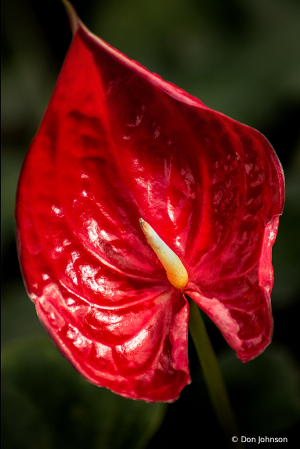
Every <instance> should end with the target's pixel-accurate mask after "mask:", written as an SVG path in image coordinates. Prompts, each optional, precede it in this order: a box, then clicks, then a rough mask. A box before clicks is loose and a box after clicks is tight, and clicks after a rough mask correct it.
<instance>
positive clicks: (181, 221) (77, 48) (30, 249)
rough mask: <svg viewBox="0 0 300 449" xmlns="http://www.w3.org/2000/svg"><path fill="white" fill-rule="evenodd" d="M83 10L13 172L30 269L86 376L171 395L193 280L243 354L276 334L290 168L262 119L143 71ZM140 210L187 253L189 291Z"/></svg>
mask: <svg viewBox="0 0 300 449" xmlns="http://www.w3.org/2000/svg"><path fill="white" fill-rule="evenodd" d="M74 17H75V19H74ZM74 17H73V20H74V23H73V25H74V24H75V25H74V26H75V28H77V30H75V34H74V38H73V41H72V44H71V47H70V50H69V52H68V55H67V57H66V60H65V63H64V66H63V68H62V71H61V74H60V77H59V80H58V82H57V85H56V88H55V91H54V93H53V96H52V98H51V101H50V104H49V106H48V108H47V110H46V113H45V116H44V118H43V121H42V124H41V126H40V128H39V131H38V133H37V135H36V136H35V138H34V140H33V142H32V145H31V147H30V150H29V152H28V155H27V158H26V160H25V163H24V166H23V170H22V173H21V177H20V181H19V189H18V197H17V207H16V218H17V226H18V247H19V255H20V262H21V266H22V271H23V275H24V279H25V283H26V286H27V290H28V294H29V296H30V298H31V299H32V301H33V302H34V303H35V305H36V309H37V313H38V315H39V318H40V320H41V321H42V323H43V324H44V326H45V327H46V329H47V331H48V332H49V333H50V335H51V337H52V338H53V340H54V341H55V343H56V344H57V346H58V347H59V349H60V350H61V352H62V353H63V354H64V355H65V356H66V357H67V358H68V359H69V360H70V362H71V363H72V364H73V365H74V366H75V367H76V368H77V370H78V371H79V372H80V373H81V374H82V375H83V376H84V377H86V378H87V379H88V380H89V381H91V382H93V383H95V384H97V385H99V386H105V387H108V388H110V389H111V390H112V391H114V392H116V393H118V394H121V395H123V396H126V397H130V398H134V399H144V400H146V401H173V400H175V399H176V398H178V396H179V393H180V391H181V390H182V388H183V387H184V386H185V385H186V384H187V383H189V382H190V376H189V368H188V356H187V340H188V310H189V309H188V302H187V299H186V297H185V294H187V295H188V296H190V297H191V298H192V299H193V300H194V301H195V302H196V303H197V304H198V305H199V307H200V308H201V309H202V310H203V311H204V312H205V313H207V315H208V316H209V317H210V318H211V319H212V320H213V321H214V322H215V324H216V325H217V326H218V328H219V329H220V331H221V332H222V333H223V335H224V337H225V339H226V340H227V341H228V343H229V344H230V345H231V346H232V348H233V349H234V350H235V351H236V352H237V355H238V357H239V358H240V359H241V360H243V361H244V362H246V361H248V360H250V359H251V358H253V357H255V356H257V355H258V354H260V353H261V352H262V351H263V350H264V349H265V347H266V346H267V345H268V344H269V342H270V340H271V336H272V327H273V325H272V314H271V306H270V292H271V290H272V287H273V270H272V260H271V256H272V255H271V248H272V245H273V243H274V241H275V238H276V234H277V228H278V217H279V215H280V214H281V212H282V208H283V202H284V178H283V172H282V168H281V166H280V163H279V161H278V159H277V157H276V155H275V152H274V151H273V149H272V147H271V146H270V144H269V143H268V142H267V140H266V139H265V138H264V137H263V136H262V135H261V134H259V133H258V132H257V131H255V130H254V129H252V128H249V127H247V126H245V125H242V124H240V123H238V122H236V121H234V120H231V119H230V118H228V117H226V116H224V115H223V114H221V113H218V112H216V111H212V110H211V109H209V108H207V107H206V106H204V105H203V104H202V103H201V102H200V101H199V100H198V99H196V98H194V97H192V96H191V95H189V94H187V93H185V92H184V91H182V90H181V89H179V88H177V87H176V86H174V85H172V84H170V83H167V82H165V81H163V80H162V79H161V78H159V77H158V76H157V75H155V74H152V73H150V72H148V71H147V70H146V69H145V68H143V67H142V66H140V65H139V64H138V63H136V62H134V61H131V60H129V59H128V58H126V57H125V56H124V55H123V54H121V53H119V52H118V51H117V50H115V49H113V48H112V47H110V46H108V45H107V44H106V43H105V42H104V41H102V40H101V39H99V38H97V37H96V36H94V35H92V34H91V33H90V32H89V31H88V30H87V29H86V28H85V27H84V26H83V25H82V24H81V22H80V21H79V20H78V19H77V18H76V16H74ZM140 217H141V218H143V219H144V220H145V221H147V222H148V223H149V224H150V225H151V226H152V227H153V228H154V230H155V231H156V232H157V234H158V235H159V236H160V237H161V238H162V239H163V240H164V241H165V243H166V244H167V245H168V246H169V247H170V248H171V249H172V250H173V251H174V252H175V253H176V254H177V255H178V256H179V258H180V259H181V261H182V262H183V264H184V266H185V267H186V269H187V271H188V275H189V282H188V284H187V286H186V287H185V289H183V290H182V291H179V290H176V289H175V288H174V287H172V285H171V284H170V283H169V281H168V279H167V276H166V273H165V270H164V268H163V267H162V265H161V263H160V262H159V260H158V259H157V257H156V255H155V253H154V252H153V250H152V249H151V247H150V246H149V245H148V243H147V241H146V239H145V236H144V234H143V232H142V230H141V228H140V225H139V218H140Z"/></svg>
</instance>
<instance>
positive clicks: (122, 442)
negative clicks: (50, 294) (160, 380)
mask: <svg viewBox="0 0 300 449" xmlns="http://www.w3.org/2000/svg"><path fill="white" fill-rule="evenodd" d="M1 374H2V387H3V393H2V411H3V419H2V444H3V446H2V447H4V448H5V449H25V448H28V449H35V448H36V449H44V448H45V449H51V448H53V449H69V448H70V449H71V448H72V449H81V448H82V449H83V448H89V449H94V448H95V449H96V448H97V449H141V448H142V447H144V446H145V444H146V443H147V442H148V440H149V438H151V436H152V434H153V433H155V431H156V430H157V428H158V427H159V425H160V423H161V421H162V419H163V417H164V413H165V410H166V404H163V403H155V404H147V403H146V402H144V401H134V400H131V399H125V398H122V397H121V396H118V395H116V394H113V393H111V392H110V391H109V390H107V389H106V388H97V387H95V386H94V385H91V384H90V383H88V382H86V381H85V380H84V379H83V378H82V377H81V376H80V375H79V374H78V373H77V372H76V371H75V370H74V369H73V368H72V367H71V365H70V364H69V363H68V362H67V361H66V360H65V359H64V358H63V357H62V356H61V355H60V354H59V352H58V351H57V349H56V348H55V347H54V345H53V343H52V342H51V341H50V340H49V339H47V340H34V341H29V342H23V343H19V344H17V345H16V344H15V345H11V346H7V347H6V349H5V350H4V351H3V354H2V372H1ZM16 429H17V431H16Z"/></svg>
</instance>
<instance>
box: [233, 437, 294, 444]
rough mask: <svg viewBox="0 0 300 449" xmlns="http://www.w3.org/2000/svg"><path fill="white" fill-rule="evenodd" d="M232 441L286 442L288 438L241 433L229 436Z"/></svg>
mask: <svg viewBox="0 0 300 449" xmlns="http://www.w3.org/2000/svg"><path fill="white" fill-rule="evenodd" d="M231 439H232V441H233V442H234V443H237V442H238V441H239V440H240V442H241V443H257V444H261V443H288V439H287V438H286V437H266V436H265V437H259V436H258V437H245V436H244V435H242V436H241V437H240V438H239V437H236V436H234V437H232V438H231Z"/></svg>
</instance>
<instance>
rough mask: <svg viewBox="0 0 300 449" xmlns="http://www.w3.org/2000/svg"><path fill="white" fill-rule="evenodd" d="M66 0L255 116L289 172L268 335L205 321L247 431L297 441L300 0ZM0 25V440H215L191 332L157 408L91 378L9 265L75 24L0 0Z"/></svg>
mask: <svg viewBox="0 0 300 449" xmlns="http://www.w3.org/2000/svg"><path fill="white" fill-rule="evenodd" d="M73 4H74V6H75V7H76V9H77V11H78V13H79V15H80V17H81V18H82V19H83V21H84V22H85V23H86V25H87V26H88V27H89V28H90V29H91V30H92V31H93V32H95V33H96V34H98V35H100V36H101V37H102V38H103V39H105V40H106V41H107V42H109V43H110V44H111V45H113V46H115V47H117V48H118V49H119V50H121V51H123V52H124V53H126V54H127V55H128V56H129V57H131V58H133V59H135V60H138V61H139V62H140V63H142V64H143V65H145V66H146V67H147V68H148V69H149V70H151V71H153V72H156V73H158V74H160V75H161V76H162V77H163V78H165V79H166V80H168V81H171V82H173V83H175V84H177V85H179V87H181V88H183V89H185V90H186V91H188V92H189V93H191V94H193V95H195V96H197V97H199V98H200V99H201V100H202V101H203V102H204V103H205V104H206V105H208V106H209V107H211V108H214V109H216V110H218V111H221V112H223V113H225V114H227V115H229V116H231V117H232V118H234V119H236V120H239V121H241V122H244V123H246V124H248V125H250V126H253V127H256V128H257V129H259V130H260V131H261V132H262V133H263V134H265V135H266V137H267V138H268V139H269V141H270V142H271V144H272V145H273V146H274V148H275V150H276V152H277V154H278V156H279V158H280V160H281V162H282V164H283V168H284V171H285V175H286V203H285V209H284V214H283V216H282V217H281V219H280V226H279V233H278V237H277V240H276V243H275V246H274V250H273V260H274V271H275V285H274V290H273V293H272V303H273V311H274V322H275V328H274V329H275V330H274V339H273V343H272V344H271V346H270V347H269V348H268V349H267V350H266V351H265V353H264V354H263V355H261V356H260V357H258V358H257V359H256V360H254V361H252V362H249V363H248V364H246V365H244V364H242V363H241V362H240V361H239V360H237V359H236V357H235V354H234V353H233V351H231V350H230V349H229V348H228V346H227V344H226V343H225V342H224V340H223V338H222V336H221V335H220V333H219V331H218V330H217V329H216V328H215V326H214V325H213V324H212V323H211V322H210V321H209V320H208V319H207V320H206V322H207V327H208V332H209V334H210V336H211V339H212V343H213V345H214V348H215V350H216V352H217V355H218V357H219V360H220V364H221V368H222V370H223V373H224V376H225V379H226V382H227V385H228V389H229V393H230V397H231V400H232V403H233V407H234V410H235V413H236V415H237V420H238V422H239V425H240V428H241V432H242V434H243V435H246V436H249V437H251V436H255V437H258V435H259V436H269V437H271V436H281V437H287V438H288V439H289V443H287V444H284V443H282V444H281V445H280V446H279V447H289V448H294V449H297V448H299V447H300V438H299V432H298V430H297V426H299V416H300V395H299V365H300V360H299V349H298V348H299V327H300V326H299V317H300V313H299V312H300V310H299V296H300V255H299V253H300V232H299V231H300V139H299V130H300V2H299V0H246V1H242V0H199V1H197V0H144V1H141V0H140V1H138V0H110V1H108V0H102V1H101V0H94V1H92V0H85V1H74V2H73ZM2 26H3V31H2V99H1V101H2V167H1V171H2V176H1V182H2V205H1V208H2V227H1V239H2V248H1V257H2V345H3V374H2V375H3V387H2V391H3V399H2V401H3V410H2V432H3V442H2V447H3V448H4V449H23V448H24V449H25V448H30V449H31V448H33V449H34V448H40V449H44V448H45V449H48V448H49V449H50V448H55V449H57V448H64V449H66V448H68V447H72V448H73V449H77V448H86V449H94V448H100V449H106V448H108V449H115V448H120V449H121V448H122V449H123V448H124V449H130V448H139V449H141V448H142V447H147V448H148V449H152V448H157V449H160V448H169V447H172V448H174V449H176V448H177V447H178V448H179V447H183V446H184V447H192V446H193V447H194V446H195V447H202V448H207V447H211V445H215V444H218V445H219V447H223V446H224V442H223V436H222V434H221V432H220V430H219V427H218V424H217V422H216V419H215V417H214V412H213V410H212V409H211V405H210V403H209V401H208V398H207V393H206V389H205V387H204V384H203V380H202V375H201V370H200V368H199V366H198V361H197V358H196V356H195V352H194V348H193V344H192V343H191V342H190V344H189V357H190V369H191V375H192V378H193V382H192V384H191V385H190V386H188V387H186V388H185V389H184V390H183V392H182V395H181V397H180V399H179V400H178V401H177V402H175V403H174V404H171V405H169V406H168V407H167V408H166V407H165V406H163V405H161V404H151V405H149V404H145V403H143V402H140V401H138V402H135V401H131V400H125V399H122V398H119V397H118V396H116V395H113V394H111V393H110V392H108V391H107V390H104V389H100V388H97V387H94V386H92V385H90V384H88V383H87V382H86V381H84V380H83V379H82V378H81V377H80V376H79V375H78V374H77V373H76V372H75V371H74V370H73V368H72V367H70V366H69V364H68V363H67V362H66V361H65V360H64V359H63V358H62V356H61V355H60V354H59V353H58V351H57V350H56V349H55V348H54V346H53V345H52V343H51V342H50V340H49V339H48V337H47V336H46V334H45V332H44V331H43V329H42V327H41V325H40V324H39V321H38V319H37V317H36V314H35V310H34V306H33V304H32V303H31V302H30V301H29V299H28V298H27V295H26V293H25V290H24V287H23V283H22V279H21V275H20V271H19V267H18V261H17V255H16V248H15V242H14V235H15V223H14V217H13V214H14V202H15V192H16V185H17V179H18V175H19V171H20V168H21V164H22V161H23V159H24V156H25V154H26V151H27V148H28V146H29V144H30V141H31V139H32V137H33V136H34V134H35V133H36V131H37V129H38V125H39V122H40V120H41V118H42V115H43V112H44V110H45V108H46V106H47V103H48V101H49V98H50V96H51V92H52V90H53V87H54V84H55V81H56V78H57V75H58V73H59V70H60V66H61V64H62V61H63V58H64V56H65V54H66V51H67V49H68V46H69V43H70V40H71V33H70V29H69V24H68V20H67V17H66V13H65V11H64V8H63V6H62V4H61V3H60V1H59V0H57V1H56V0H52V1H34V0H30V1H29V0H4V1H3V2H2ZM165 412H166V415H165V418H164V414H165ZM161 422H162V424H161ZM160 424H161V426H160ZM157 429H159V430H158V431H157V433H156V430H157ZM153 435H154V436H153ZM265 444H266V443H265ZM278 445H279V444H277V445H276V447H278ZM270 446H273V445H272V444H268V446H267V447H270ZM274 446H275V445H274ZM246 447H249V448H250V447H257V446H256V445H252V444H246Z"/></svg>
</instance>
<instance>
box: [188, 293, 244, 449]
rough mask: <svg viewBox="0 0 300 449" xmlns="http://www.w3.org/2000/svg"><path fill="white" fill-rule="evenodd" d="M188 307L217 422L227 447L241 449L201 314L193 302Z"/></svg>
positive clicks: (190, 323) (193, 336)
mask: <svg viewBox="0 0 300 449" xmlns="http://www.w3.org/2000/svg"><path fill="white" fill-rule="evenodd" d="M189 299H190V298H189ZM189 306H190V319H189V331H190V333H191V336H192V338H193V341H194V344H195V347H196V351H197V354H198V357H199V361H200V365H201V368H202V371H203V375H204V380H205V383H206V386H207V389H208V393H209V396H210V399H211V402H212V405H213V407H214V409H215V412H216V415H217V418H218V421H219V423H220V425H221V427H222V428H223V431H224V433H225V435H226V437H227V440H228V446H229V447H230V448H235V449H243V447H244V446H243V444H242V443H241V442H240V441H241V439H240V434H239V431H238V429H237V425H236V422H235V418H234V414H233V412H232V409H231V405H230V402H229V397H228V394H227V391H226V386H225V383H224V380H223V376H222V373H221V371H220V368H219V365H218V361H217V358H216V355H215V353H214V350H213V348H212V345H211V342H210V339H209V337H208V335H207V332H206V328H205V324H204V321H203V319H202V316H201V312H200V310H199V308H198V306H197V305H196V304H195V303H194V301H192V300H189ZM232 437H237V438H238V441H237V442H235V441H234V440H232Z"/></svg>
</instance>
